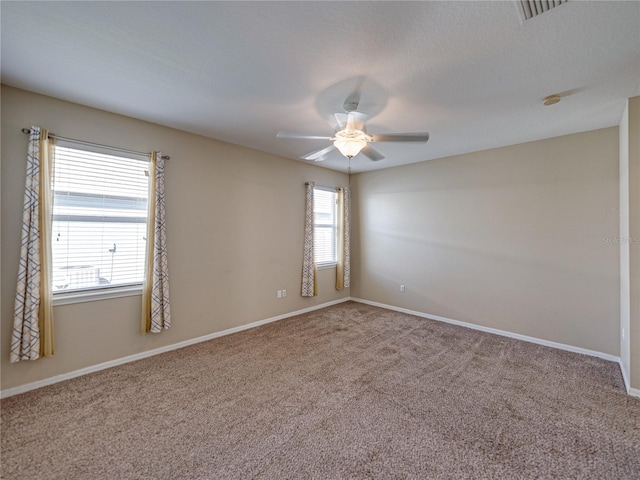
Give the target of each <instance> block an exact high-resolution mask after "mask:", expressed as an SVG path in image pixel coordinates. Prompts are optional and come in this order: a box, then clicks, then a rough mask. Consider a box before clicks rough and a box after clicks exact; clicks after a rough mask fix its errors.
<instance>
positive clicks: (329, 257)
mask: <svg viewBox="0 0 640 480" xmlns="http://www.w3.org/2000/svg"><path fill="white" fill-rule="evenodd" d="M336 202H337V194H336V191H335V190H325V189H322V188H315V189H314V191H313V203H314V214H315V231H314V239H313V240H314V242H313V248H314V254H315V261H316V264H318V265H322V264H325V265H326V264H331V263H336V241H337V211H336V210H337V206H336Z"/></svg>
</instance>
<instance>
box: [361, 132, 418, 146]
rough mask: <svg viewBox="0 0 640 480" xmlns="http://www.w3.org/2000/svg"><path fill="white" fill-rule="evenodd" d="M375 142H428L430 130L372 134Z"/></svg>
mask: <svg viewBox="0 0 640 480" xmlns="http://www.w3.org/2000/svg"><path fill="white" fill-rule="evenodd" d="M371 136H372V137H373V141H374V142H422V143H424V142H426V141H427V140H429V132H415V133H389V134H386V133H380V134H371Z"/></svg>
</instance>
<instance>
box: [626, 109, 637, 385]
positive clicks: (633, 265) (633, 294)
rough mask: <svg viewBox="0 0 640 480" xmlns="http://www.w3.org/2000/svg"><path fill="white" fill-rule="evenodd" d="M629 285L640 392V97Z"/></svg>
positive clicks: (633, 140) (633, 147)
mask: <svg viewBox="0 0 640 480" xmlns="http://www.w3.org/2000/svg"><path fill="white" fill-rule="evenodd" d="M628 108H629V238H630V242H629V280H630V282H629V284H630V317H629V324H630V332H629V334H630V337H629V338H630V366H631V378H630V380H631V388H633V389H635V391H636V394H640V97H633V98H631V99H629V107H628Z"/></svg>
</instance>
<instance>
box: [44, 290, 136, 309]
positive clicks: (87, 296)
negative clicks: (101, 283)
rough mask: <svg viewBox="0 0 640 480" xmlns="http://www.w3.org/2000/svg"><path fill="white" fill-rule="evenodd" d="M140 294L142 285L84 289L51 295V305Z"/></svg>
mask: <svg viewBox="0 0 640 480" xmlns="http://www.w3.org/2000/svg"><path fill="white" fill-rule="evenodd" d="M141 294H142V285H127V286H125V287H113V288H106V289H100V290H84V291H80V292H70V293H57V294H54V295H53V306H54V307H57V306H58V305H71V304H73V303H84V302H95V301H98V300H109V299H110V298H120V297H133V296H135V295H141Z"/></svg>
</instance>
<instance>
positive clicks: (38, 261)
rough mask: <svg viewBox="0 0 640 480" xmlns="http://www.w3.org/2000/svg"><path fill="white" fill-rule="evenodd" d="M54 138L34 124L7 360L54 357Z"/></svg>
mask: <svg viewBox="0 0 640 480" xmlns="http://www.w3.org/2000/svg"><path fill="white" fill-rule="evenodd" d="M52 150H53V140H49V132H48V131H47V130H45V129H41V128H39V127H31V134H30V136H29V147H28V150H27V178H26V182H25V190H24V209H23V213H22V239H21V245H20V263H19V265H18V282H17V287H16V299H15V305H14V311H13V330H12V334H11V349H10V354H9V359H10V361H11V362H12V363H15V362H18V361H20V360H36V359H38V358H39V357H40V356H43V357H51V356H52V355H53V352H54V345H53V343H54V342H53V306H52V303H51V299H52V298H51V295H52V292H51V208H52V200H53V198H52V193H51V176H52V168H53V165H52V159H53V152H52Z"/></svg>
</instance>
